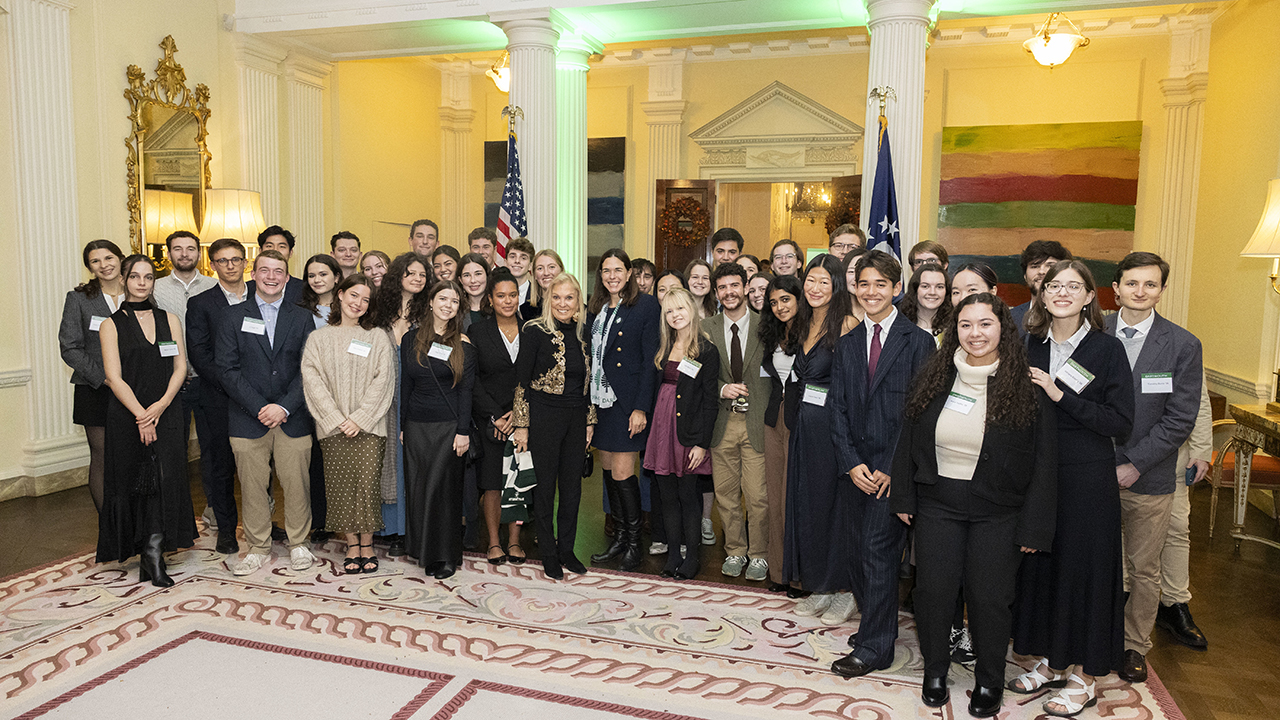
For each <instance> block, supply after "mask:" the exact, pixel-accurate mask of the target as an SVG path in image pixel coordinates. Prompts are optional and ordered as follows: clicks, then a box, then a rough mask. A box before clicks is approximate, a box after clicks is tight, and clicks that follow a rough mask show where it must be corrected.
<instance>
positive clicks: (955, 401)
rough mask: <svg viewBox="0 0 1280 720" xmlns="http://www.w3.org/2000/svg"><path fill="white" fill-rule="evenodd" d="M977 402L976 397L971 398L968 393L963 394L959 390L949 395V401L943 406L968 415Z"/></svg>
mask: <svg viewBox="0 0 1280 720" xmlns="http://www.w3.org/2000/svg"><path fill="white" fill-rule="evenodd" d="M977 404H978V401H977V399H976V398H971V397H969V396H968V395H961V394H960V393H958V392H953V393H951V394H950V395H948V396H947V402H946V403H945V404H944V405H943V406H942V407H944V408H946V409H947V410H951V411H953V412H958V413H960V414H961V415H968V414H969V411H970V410H973V406H974V405H977Z"/></svg>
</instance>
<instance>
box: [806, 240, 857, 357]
mask: <svg viewBox="0 0 1280 720" xmlns="http://www.w3.org/2000/svg"><path fill="white" fill-rule="evenodd" d="M863 257H866V256H863ZM815 268H822V269H823V270H826V271H827V274H829V275H830V276H831V300H830V301H828V302H827V317H826V320H824V321H823V323H822V338H821V339H819V340H818V342H821V343H822V344H824V345H825V346H827V347H828V348H831V349H832V350H834V349H835V347H836V342H837V341H839V340H840V333H841V331H843V330H844V319H845V318H846V317H848V316H849V314H850V313H852V312H853V296H852V295H850V294H849V290H848V289H847V288H846V287H845V282H844V264H843V263H842V262H841V261H840V259H839V258H837V257H836V256H835V255H829V254H827V253H822V254H820V255H816V256H815V257H814V258H813V259H812V260H810V261H809V264H808V266H806V267H805V269H804V278H805V279H808V277H809V273H811V272H813V270H814V269H815ZM802 287H803V285H802ZM800 300H801V302H800V309H799V310H798V311H797V312H796V319H795V320H794V321H792V326H793V327H796V342H797V343H804V341H805V340H807V339H808V338H809V321H810V320H812V319H813V308H812V307H809V301H808V299H807V298H805V296H804V293H803V291H802V292H801V293H800Z"/></svg>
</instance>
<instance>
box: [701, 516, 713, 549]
mask: <svg viewBox="0 0 1280 720" xmlns="http://www.w3.org/2000/svg"><path fill="white" fill-rule="evenodd" d="M702 544H703V545H715V544H716V531H715V530H714V529H712V527H711V518H702Z"/></svg>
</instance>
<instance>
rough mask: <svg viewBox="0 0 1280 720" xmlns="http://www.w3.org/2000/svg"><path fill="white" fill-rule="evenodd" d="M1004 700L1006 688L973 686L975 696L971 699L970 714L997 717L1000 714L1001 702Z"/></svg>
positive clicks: (980, 716) (979, 716)
mask: <svg viewBox="0 0 1280 720" xmlns="http://www.w3.org/2000/svg"><path fill="white" fill-rule="evenodd" d="M1002 700H1004V688H1002V687H1000V686H998V685H997V686H996V687H982V686H981V685H974V686H973V695H972V696H970V698H969V714H970V715H972V716H974V717H978V718H986V717H995V715H996V714H997V713H999V712H1000V702H1001V701H1002Z"/></svg>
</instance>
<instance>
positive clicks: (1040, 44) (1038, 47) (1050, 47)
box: [1022, 13, 1089, 70]
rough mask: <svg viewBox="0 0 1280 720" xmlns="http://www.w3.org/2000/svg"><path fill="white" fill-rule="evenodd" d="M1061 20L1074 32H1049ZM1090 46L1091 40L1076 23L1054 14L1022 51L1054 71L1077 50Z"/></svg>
mask: <svg viewBox="0 0 1280 720" xmlns="http://www.w3.org/2000/svg"><path fill="white" fill-rule="evenodd" d="M1059 18H1061V19H1062V21H1063V22H1065V23H1066V24H1067V25H1069V26H1070V27H1071V30H1072V32H1063V31H1062V30H1061V29H1059V30H1057V31H1056V32H1052V33H1051V32H1049V26H1050V25H1053V21H1054V20H1057V19H1059ZM1088 45H1089V38H1087V37H1085V36H1084V35H1082V34H1081V33H1080V28H1078V27H1076V24H1075V23H1073V22H1071V20H1069V19H1067V16H1066V15H1063V14H1062V13H1052V14H1050V15H1049V19H1048V20H1045V21H1044V25H1041V26H1040V30H1039V31H1037V32H1036V34H1035V35H1032V36H1031V38H1030V39H1029V40H1027V41H1026V42H1024V43H1022V49H1023V50H1026V51H1027V52H1028V53H1030V54H1031V56H1032V57H1034V58H1035V59H1036V62H1038V63H1040V64H1041V65H1044V66H1045V67H1048V68H1049V69H1050V70H1052V69H1053V68H1054V67H1055V66H1057V65H1061V64H1062V63H1064V62H1066V61H1067V58H1069V57H1071V53H1073V52H1075V51H1076V48H1082V47H1087V46H1088Z"/></svg>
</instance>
